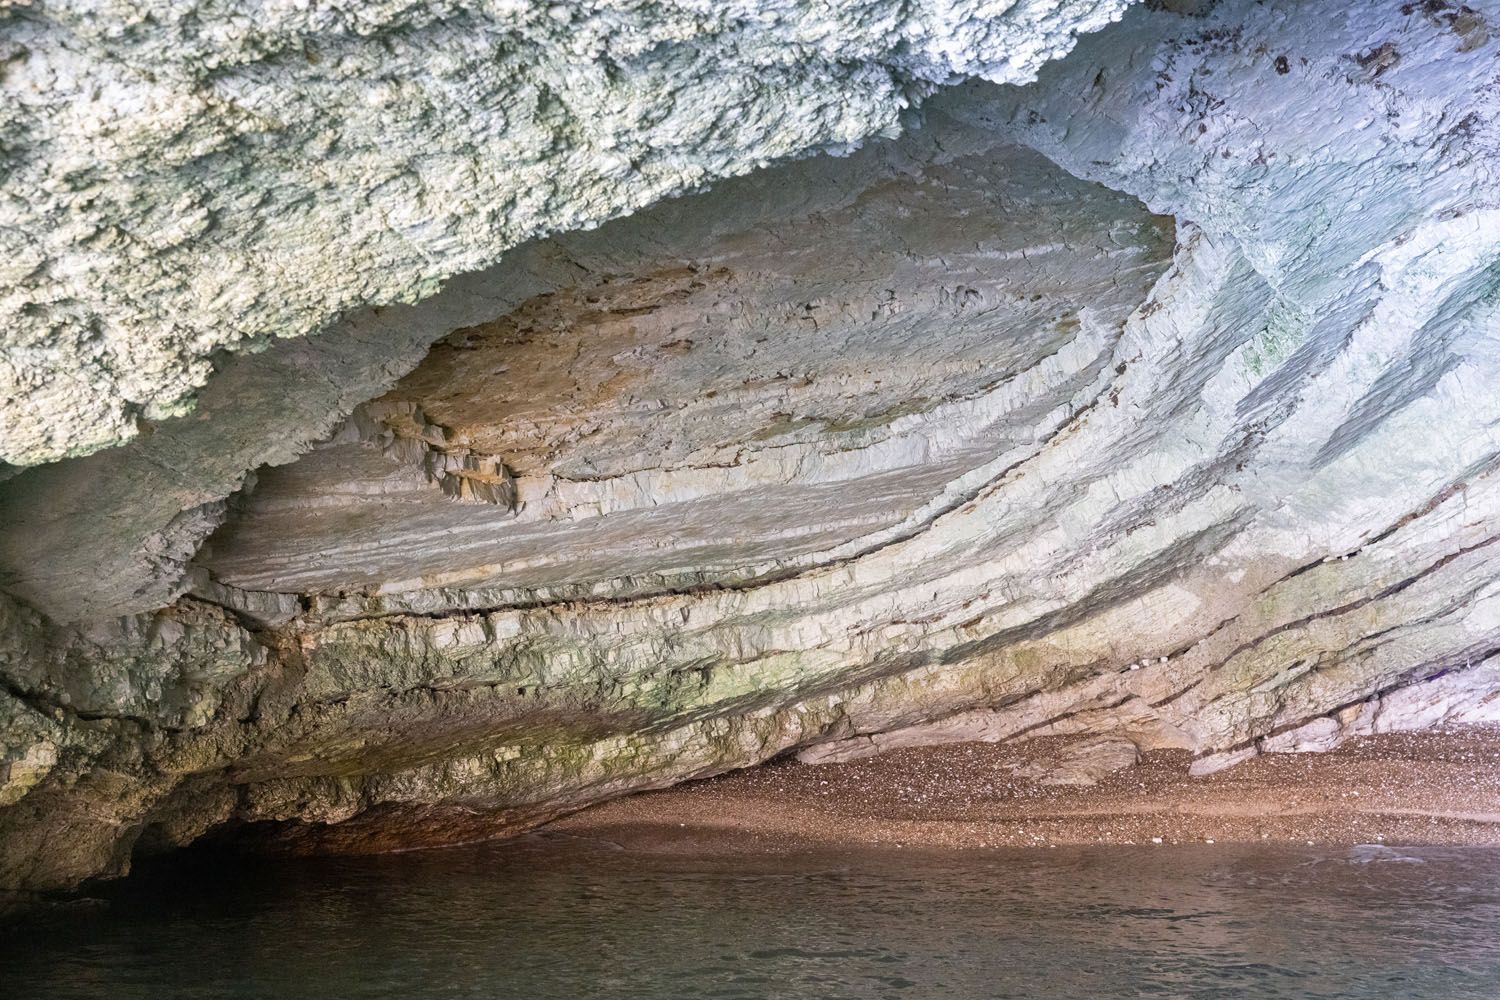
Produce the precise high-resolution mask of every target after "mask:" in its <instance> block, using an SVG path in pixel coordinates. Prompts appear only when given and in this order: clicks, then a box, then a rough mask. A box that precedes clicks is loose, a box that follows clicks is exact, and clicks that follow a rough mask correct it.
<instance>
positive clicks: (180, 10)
mask: <svg viewBox="0 0 1500 1000" xmlns="http://www.w3.org/2000/svg"><path fill="white" fill-rule="evenodd" d="M1127 2H1128V0H1023V2H1019V3H1017V2H999V3H997V2H993V0H990V2H985V0H934V2H928V3H919V4H906V3H892V2H890V0H863V2H857V3H838V4H808V3H805V2H799V0H769V2H768V0H733V2H727V3H726V2H717V0H716V2H713V3H704V2H701V0H666V2H658V0H650V2H647V0H593V2H581V3H559V4H543V3H525V2H516V0H491V2H482V3H463V2H453V0H436V2H427V0H423V2H413V0H380V2H373V3H363V2H361V3H318V4H310V3H300V4H275V3H273V4H265V3H260V2H258V0H230V2H227V3H207V2H205V0H169V2H165V3H153V4H152V5H150V7H149V8H146V7H142V6H141V5H139V4H135V3H119V2H104V3H99V2H94V0H39V2H36V3H34V4H33V3H30V2H26V3H21V4H7V5H6V8H5V10H4V11H0V18H3V19H4V20H0V67H3V72H0V108H3V111H0V176H3V177H4V178H5V185H4V189H3V194H0V259H3V261H4V263H3V265H0V268H3V270H0V286H3V292H0V325H3V326H4V327H5V328H6V330H7V352H6V354H5V355H4V357H3V361H0V427H3V428H4V429H5V430H4V434H3V435H0V461H5V462H10V463H12V464H19V465H32V464H36V463H38V462H43V461H47V460H50V459H55V458H58V457H61V456H64V455H77V454H83V453H86V452H89V451H93V450H96V449H98V448H100V447H104V446H107V445H111V444H115V443H118V442H120V441H123V440H125V439H127V438H128V437H130V436H131V435H132V434H133V433H135V431H136V421H137V419H138V418H143V419H145V420H148V421H157V420H160V419H162V418H164V417H169V416H174V415H178V414H181V413H183V412H185V411H186V410H187V409H188V408H189V407H190V405H191V401H192V395H193V392H194V390H196V389H198V388H199V387H201V386H202V385H203V384H204V382H205V381H206V380H207V379H208V376H209V374H210V371H211V358H212V356H213V355H214V352H216V351H219V350H222V349H225V348H229V349H243V348H245V347H247V346H253V345H259V344H263V343H264V342H265V341H266V339H267V338H270V337H287V336H298V335H302V334H305V333H309V332H312V331H315V330H317V329H319V328H321V327H322V326H324V325H326V324H328V323H329V322H330V321H331V320H332V319H334V318H335V317H337V316H338V315H340V314H341V313H342V312H344V311H346V310H349V309H353V308H356V307H362V306H367V305H374V304H384V303H389V302H409V301H414V300H416V299H419V298H422V297H423V296H426V295H430V294H431V293H432V292H433V291H435V290H436V289H437V287H438V285H439V283H440V282H441V281H442V280H443V279H445V278H447V277H449V276H450V275H453V274H457V273H460V272H463V271H471V270H475V269H478V268H481V267H485V266H488V265H490V264H492V263H494V262H495V261H496V260H497V259H498V258H499V256H500V254H501V253H502V252H504V251H505V250H508V249H510V248H511V247H513V246H516V245H517V244H519V243H522V242H523V241H525V240H527V239H528V238H530V237H533V236H536V235H539V234H543V233H548V232H559V231H567V230H572V229H579V228H585V227H588V226H592V225H597V224H598V223H600V222H602V221H604V220H605V219H608V218H610V217H612V216H615V215H619V214H622V213H625V212H629V211H632V210H634V209H638V208H642V207H644V206H646V205H649V204H651V203H652V202H654V201H657V200H658V199H660V198H662V197H664V196H667V195H670V194H674V193H676V192H679V191H682V190H685V189H689V188H692V187H695V186H697V185H700V184H702V183H704V182H706V181H711V180H714V179H717V178H721V177H727V176H733V175H735V174H740V173H744V172H745V171H746V170H749V169H752V168H754V167H756V166H760V165H762V164H765V163H767V162H768V161H771V160H774V159H777V158H780V157H785V156H790V155H796V154H800V153H804V152H807V151H811V150H817V149H838V148H846V147H849V146H851V145H852V144H855V143H858V142H859V141H860V140H862V139H864V138H865V137H867V136H869V135H872V134H876V133H880V132H885V131H890V130H892V129H893V128H894V127H895V126H896V122H897V116H898V114H899V112H900V111H901V109H902V108H904V107H906V106H907V104H908V103H909V102H910V101H911V100H913V99H914V98H918V97H920V96H921V95H922V94H923V93H925V92H926V91H928V90H930V89H931V88H932V87H933V86H934V85H936V84H941V83H947V82H950V81H953V80H955V79H959V78H962V77H969V76H977V77H980V78H983V79H988V80H992V81H995V82H1010V81H1017V80H1025V79H1029V78H1030V76H1031V75H1032V74H1033V73H1034V72H1035V71H1036V69H1037V67H1039V66H1040V65H1041V64H1042V63H1043V62H1045V61H1046V60H1047V59H1049V58H1054V57H1056V56H1058V55H1060V54H1062V53H1063V52H1065V51H1066V50H1067V48H1068V47H1069V45H1070V43H1071V41H1072V39H1073V36H1074V33H1075V32H1079V31H1089V30H1093V29H1096V28H1099V27H1101V26H1102V25H1104V24H1106V23H1108V22H1109V20H1110V19H1111V18H1113V17H1115V16H1117V15H1118V14H1119V12H1120V10H1121V9H1122V8H1123V7H1124V6H1125V5H1126V3H1127Z"/></svg>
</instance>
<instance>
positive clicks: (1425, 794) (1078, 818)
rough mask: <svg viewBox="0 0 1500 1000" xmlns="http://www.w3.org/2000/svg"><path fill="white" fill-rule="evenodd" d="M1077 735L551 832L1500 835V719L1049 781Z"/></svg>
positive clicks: (1305, 838)
mask: <svg viewBox="0 0 1500 1000" xmlns="http://www.w3.org/2000/svg"><path fill="white" fill-rule="evenodd" d="M1069 743H1070V741H1069V740H1067V739H1058V738H1046V739H1036V740H1032V741H1029V742H1025V743H1019V744H989V743H961V744H951V745H947V746H936V747H921V748H913V749H907V750H899V751H894V752H892V753H888V754H884V755H881V756H878V757H870V758H866V759H863V760H856V761H849V762H844V763H832V764H820V765H805V764H799V763H797V762H796V761H794V760H790V759H788V760H783V761H776V762H773V763H771V764H768V765H766V766H764V767H760V768H755V769H751V770H746V771H740V772H735V773H733V774H729V775H724V776H721V777H718V778H713V779H708V780H705V781H700V782H695V783H691V784H686V785H681V786H678V787H676V788H671V789H667V790H665V791H660V792H650V793H645V794H641V795H636V796H632V797H629V798H624V799H619V800H616V801H613V802H609V803H605V804H604V805H601V806H598V807H595V808H593V809H589V810H586V811H583V812H580V813H576V814H574V815H572V816H569V817H565V818H564V819H561V820H559V821H557V822H554V823H552V824H550V825H549V826H548V827H546V828H545V829H546V832H550V833H552V834H561V835H570V836H580V837H588V838H596V839H600V840H605V841H609V842H611V843H614V844H617V845H619V846H621V847H624V848H627V849H631V850H642V851H653V852H654V851H663V852H694V851H719V850H734V851H747V852H757V851H763V852H778V851H784V850H794V849H799V848H806V847H828V846H837V845H851V846H852V845H888V846H892V847H924V848H952V849H963V850H972V849H984V848H990V847H1024V846H1036V847H1046V846H1050V845H1065V844H1122V845H1126V844H1130V845H1140V844H1153V843H1163V844H1177V843H1206V842H1207V843H1249V842H1280V843H1314V844H1360V843H1377V844H1379V843H1383V844H1405V845H1417V844H1429V845H1440V844H1441V845H1489V846H1495V845H1500V729H1490V728H1484V729H1480V728H1464V729H1453V730H1448V731H1441V732H1428V733H1420V734H1387V735H1380V736H1368V737H1361V738H1357V739H1354V740H1351V741H1349V742H1348V743H1346V744H1344V745H1343V746H1342V747H1340V748H1338V749H1336V750H1333V751H1330V752H1327V753H1320V754H1319V753H1302V754H1267V755H1262V756H1260V757H1257V758H1254V759H1252V760H1249V761H1247V762H1245V763H1242V764H1240V765H1238V766H1237V767H1234V768H1231V769H1229V770H1225V771H1221V772H1219V773H1216V774H1212V775H1207V776H1204V777H1192V776H1190V775H1189V774H1188V765H1189V762H1190V757H1189V755H1188V754H1187V753H1185V752H1182V751H1155V752H1150V753H1146V754H1142V755H1141V758H1140V761H1139V763H1137V764H1136V765H1135V766H1130V767H1125V768H1123V769H1121V770H1117V771H1114V772H1113V773H1110V774H1107V775H1105V776H1104V777H1102V778H1101V779H1100V780H1098V782H1097V783H1096V784H1093V785H1089V786H1078V785H1055V784H1047V783H1045V782H1046V781H1047V775H1048V774H1049V773H1051V772H1049V765H1050V763H1051V762H1052V761H1055V760H1056V759H1057V758H1059V757H1060V756H1063V757H1065V756H1066V755H1067V753H1068V752H1069Z"/></svg>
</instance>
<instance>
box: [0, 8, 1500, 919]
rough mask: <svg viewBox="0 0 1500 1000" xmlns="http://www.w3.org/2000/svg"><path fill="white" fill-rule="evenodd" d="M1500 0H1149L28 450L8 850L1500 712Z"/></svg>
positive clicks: (41, 873)
mask: <svg viewBox="0 0 1500 1000" xmlns="http://www.w3.org/2000/svg"><path fill="white" fill-rule="evenodd" d="M1018 9H1019V8H1018ZM997 16H998V15H997ZM1497 18H1500V11H1494V10H1491V9H1489V8H1488V7H1485V8H1482V9H1474V8H1469V7H1462V8H1460V7H1452V6H1447V5H1445V4H1443V3H1440V2H1432V3H1421V4H1411V5H1407V6H1405V7H1402V6H1399V5H1393V4H1390V3H1385V2H1375V0H1365V2H1355V3H1350V4H1345V5H1342V6H1341V7H1340V8H1339V9H1338V10H1337V11H1334V12H1330V11H1329V9H1328V8H1327V7H1326V6H1319V5H1314V4H1310V3H1292V2H1282V3H1276V2H1267V3H1257V2H1252V0H1226V2H1222V3H1218V4H1212V5H1209V4H1162V5H1153V8H1152V9H1147V8H1136V9H1135V10H1133V11H1132V12H1131V13H1129V14H1128V15H1127V16H1126V17H1125V18H1124V20H1123V21H1122V23H1120V24H1118V25H1114V26H1112V27H1110V28H1109V29H1107V30H1105V31H1103V32H1100V33H1099V34H1097V35H1094V36H1090V37H1088V38H1085V39H1084V40H1083V41H1082V42H1081V43H1080V45H1079V46H1078V48H1077V49H1076V50H1075V51H1074V52H1072V53H1071V54H1070V55H1068V56H1067V57H1066V58H1064V59H1061V60H1059V61H1058V62H1056V63H1054V64H1052V65H1051V66H1049V67H1047V68H1045V69H1043V70H1042V72H1041V75H1040V77H1039V79H1038V80H1037V81H1036V82H1035V83H1034V84H1030V85H1027V86H997V85H994V84H987V83H970V84H966V85H964V86H961V87H955V88H948V89H945V90H943V91H941V92H939V93H936V94H934V95H933V96H931V97H929V98H928V99H927V100H926V101H925V102H924V103H923V106H922V110H921V114H920V116H918V115H916V114H912V115H909V116H908V117H907V119H906V124H907V125H908V126H909V127H910V131H909V133H908V134H907V135H905V136H904V137H902V138H899V139H881V140H877V141H873V142H871V143H869V144H868V145H867V146H866V147H865V148H863V149H862V150H860V151H859V152H857V153H855V154H854V155H852V156H848V157H845V158H833V157H819V158H813V159H807V160H802V161H800V162H797V163H793V164H790V165H783V166H780V167H776V168H772V169H769V170H765V171H760V172H757V173H755V174H752V175H749V176H746V177H743V178H739V179H737V180H733V181H729V182H726V183H723V184H720V185H718V186H716V187H715V188H714V189H713V190H711V191H709V192H707V193H703V194H698V195H694V196H691V197H688V198H683V199H680V200H678V201H674V202H666V203H663V204H660V205H657V206H655V207H653V208H650V209H647V210H645V211H643V212H639V213H637V214H635V215H632V216H630V217H628V218H624V219H620V220H617V221H615V222H611V223H609V224H606V225H603V226H601V227H599V228H597V229H595V230H593V231H591V232H588V233H581V234H569V235H564V236H558V237H555V238H550V239H547V240H539V241H533V242H532V243H529V244H527V245H526V246H525V247H524V248H522V249H521V250H520V251H519V252H518V254H517V255H516V256H515V257H514V258H513V259H512V260H513V263H514V266H513V267H510V266H506V265H502V266H501V267H500V268H497V269H492V270H489V271H483V272H477V273H474V274H470V275H467V276H465V277H464V278H463V279H462V280H461V281H458V282H455V283H454V284H453V285H452V286H451V287H450V288H448V289H445V290H444V292H442V293H441V294H439V295H437V296H435V297H434V298H432V299H430V300H429V301H427V302H425V303H422V304H419V305H416V306H411V307H402V308H400V309H388V310H384V311H383V312H380V313H374V312H372V313H369V314H365V315H361V316H357V317H353V318H350V319H349V320H347V321H346V322H345V323H344V324H343V325H341V326H340V327H338V328H337V329H335V330H333V331H331V332H330V333H327V334H324V335H322V336H319V337H317V338H313V339H309V340H306V341H288V342H284V343H282V344H278V345H274V346H273V347H272V348H270V349H269V350H268V351H267V352H266V353H265V354H262V355H255V356H240V357H236V358H234V359H231V360H229V361H227V362H226V363H225V365H224V368H223V370H222V371H221V372H220V373H219V374H218V375H216V376H215V378H214V379H213V380H212V381H210V383H209V385H208V387H207V389H206V390H205V393H204V397H203V402H202V404H201V406H200V410H199V411H198V412H197V413H196V414H194V415H193V416H191V417H186V418H181V419H178V420H172V421H166V422H163V423H161V424H160V425H159V426H158V427H156V428H154V431H153V433H152V434H150V435H149V436H148V435H142V436H141V437H139V438H137V439H136V440H134V441H132V442H131V443H130V444H128V445H126V446H125V447H123V448H120V449H116V450H113V451H107V452H103V453H100V454H97V455H93V456H90V457H87V458H83V459H74V460H70V461H67V462H63V463H59V464H55V465H51V466H42V467H39V468H35V469H30V470H27V471H25V472H21V473H19V474H16V475H13V476H11V477H10V478H9V479H7V480H5V481H4V482H0V513H3V514H4V516H5V524H6V530H5V531H4V532H3V534H0V582H3V584H4V586H5V588H6V589H7V590H8V591H9V592H10V594H11V595H13V597H14V598H15V600H14V601H9V600H0V614H3V616H4V620H3V621H0V682H3V686H0V759H3V760H4V761H5V762H6V763H5V764H4V765H0V766H3V770H0V886H4V887H8V888H12V889H20V890H25V891H40V890H45V889H51V888H56V887H60V886H66V885H71V884H74V883H76V882H77V881H78V880H80V879H82V878H84V877H87V876H90V875H96V874H101V873H104V874H109V873H116V872H119V871H121V870H123V868H124V867H125V865H127V864H128V861H129V857H130V854H131V852H132V851H133V850H155V849H161V848H165V847H169V846H172V845H175V844H180V843H184V842H187V841H189V840H192V839H194V838H195V837H198V836H200V835H202V834H204V833H205V832H207V831H210V830H212V829H215V828H222V829H228V828H236V829H239V830H240V832H241V834H242V835H254V836H258V837H260V838H262V839H264V840H265V841H266V842H267V843H270V844H274V845H276V846H279V847H282V848H287V849H298V850H302V849H307V850H316V849H329V848H335V849H357V850H369V849H379V848H384V847H393V846H411V845H416V844H430V843H439V842H454V841H458V840H464V839H472V838H476V837H482V836H493V835H496V834H498V833H502V832H505V831H508V830H516V829H521V828H524V827H526V826H528V825H532V824H535V823H537V822H540V821H542V820H545V819H547V818H549V817H552V816H556V815H558V814H560V813H562V812H566V811H568V810H571V809H574V808H577V807H579V806H582V805H586V804H588V803H591V802H597V801H600V800H602V799H605V798H608V797H611V796H615V795H618V794H621V793H623V792H627V791H631V790H636V789H641V788H651V787H661V786H664V785H668V784H671V783H674V782H677V781H680V780H683V779H686V778H690V777H697V776H703V775H707V774H712V773H717V772H720V771H723V770H726V769H730V768H735V767H741V766H745V765H749V764H754V763H758V762H761V761H764V760H766V759H768V758H770V757H772V756H774V755H777V754H779V753H782V752H785V751H795V752H797V753H799V755H801V756H802V757H803V759H805V760H845V759H851V758H855V757H858V756H861V755H865V754H869V753H874V752H878V751H880V750H882V749H889V748H894V747H901V746H910V745H920V744H929V743H937V742H945V741H956V740H974V739H982V740H990V741H1001V740H1011V739H1020V738H1025V737H1029V736H1040V735H1069V734H1086V735H1090V736H1098V737H1100V739H1101V742H1100V743H1098V744H1097V746H1102V747H1106V748H1114V750H1115V751H1123V750H1124V748H1125V744H1126V743H1128V744H1129V746H1130V747H1133V748H1138V749H1139V750H1141V751H1147V752H1150V751H1155V750H1167V749H1176V750H1187V751H1191V753H1192V754H1193V755H1195V761H1194V765H1193V766H1194V769H1195V771H1196V772H1198V773H1208V772H1212V771H1214V770H1218V769H1222V768H1223V767H1226V766H1229V765H1232V764H1234V763H1237V762H1240V761H1243V760H1246V759H1248V758H1249V757H1252V756H1255V755H1257V754H1259V753H1265V752H1290V751H1302V750H1322V749H1329V748H1332V747H1334V746H1337V745H1338V744H1339V743H1340V742H1342V741H1343V740H1345V739H1347V738H1348V737H1350V736H1352V735H1363V734H1379V733H1388V732H1394V731H1403V730H1414V729H1427V728H1432V727H1434V726H1438V725H1442V724H1449V723H1467V722H1484V721H1494V720H1496V719H1500V582H1497V569H1500V545H1497V544H1496V543H1497V542H1500V534H1497V528H1496V525H1497V524H1500V396H1497V395H1496V394H1495V393H1494V392H1493V391H1492V389H1493V386H1494V385H1496V384H1497V382H1500V350H1497V346H1496V345H1497V344H1500V337H1497V336H1496V334H1497V333H1500V204H1497V200H1500V194H1497V191H1500V189H1497V188H1496V187H1495V185H1494V183H1493V175H1494V173H1495V169H1496V164H1497V163H1500V122H1497V115H1500V69H1497V67H1500V60H1497V59H1496V54H1497V46H1500V41H1496V40H1493V39H1491V37H1490V34H1489V32H1490V28H1489V25H1490V23H1491V22H1492V21H1494V20H1496V19H1497ZM1060 23H1067V24H1072V23H1073V22H1072V21H1068V19H1067V18H1066V17H1065V18H1063V22H1060ZM898 48H899V47H898ZM695 51H696V50H695ZM900 51H902V52H905V51H906V50H905V49H901V50H900ZM976 51H978V50H976ZM903 58H904V56H903ZM972 68H973V67H970V69H972ZM789 118H790V119H791V122H790V123H789V124H788V126H787V127H788V129H790V130H791V131H793V132H795V131H796V129H797V128H799V127H800V126H797V125H796V124H795V120H796V116H795V115H793V116H789ZM870 127H871V128H873V127H874V125H873V124H871V125H870ZM800 141H801V140H799V142H800ZM804 145H805V144H804ZM798 148H801V147H800V146H799V147H798ZM788 149H790V147H788ZM326 155H327V156H328V157H330V158H332V159H334V160H336V161H338V157H337V155H336V154H335V152H334V151H333V150H332V149H330V150H329V151H328V152H327V154H326ZM339 162H343V161H339ZM726 169H728V168H726ZM567 183H574V182H573V181H572V180H568V181H567ZM622 183H623V182H622ZM558 190H559V191H561V192H563V193H565V189H564V188H562V187H560V188H559V189H558ZM579 190H580V191H581V192H585V193H581V194H580V195H579V197H580V198H587V197H589V195H588V194H587V193H586V192H587V191H589V190H591V189H589V188H587V187H586V186H583V187H580V189H579ZM642 190H645V189H642ZM559 196H561V195H559ZM643 197H644V196H643ZM319 204H321V202H320V203H319ZM622 204H623V203H622ZM496 210H497V211H498V210H499V209H498V203H497V205H496ZM610 210H611V211H614V210H615V209H613V208H611V209H610ZM268 211H269V210H268ZM549 211H550V209H549ZM273 214H274V212H273ZM276 218H277V219H278V220H280V221H278V222H277V224H281V222H284V221H285V220H282V219H280V216H277V217H276ZM591 218H592V217H591ZM554 221H556V223H557V225H558V226H559V227H562V226H570V225H574V224H576V223H578V222H580V221H582V217H580V216H572V215H566V214H563V215H562V216H560V218H559V220H554ZM549 224H550V223H549ZM388 273H395V272H394V270H393V271H390V272H386V271H378V272H377V274H378V275H384V274H388ZM320 280H321V279H320ZM371 281H372V282H374V284H372V285H371V286H370V291H369V295H370V298H372V299H374V298H380V297H383V296H384V295H385V294H386V292H385V291H383V290H381V289H382V288H383V287H384V286H380V285H379V282H378V280H377V278H374V277H372V278H371ZM328 287H329V288H333V287H335V286H334V285H329V286H328ZM340 287H342V286H340ZM333 294H334V293H333V292H329V295H330V296H332V295H333ZM339 294H342V293H339ZM287 301H288V302H295V301H300V300H295V299H294V298H288V299H287ZM340 301H341V302H342V301H343V300H340ZM278 308H280V306H278ZM288 308H290V306H289V307H288ZM298 308H300V306H298ZM309 315H310V314H309ZM320 315H321V314H320ZM439 337H441V338H442V339H441V340H438V342H437V343H436V344H435V345H433V346H432V348H431V350H430V351H428V352H427V353H426V355H425V357H423V356H422V354H423V348H424V346H425V345H426V344H428V343H430V342H431V341H433V340H435V339H437V338H439ZM294 347H295V350H293V348H294ZM298 352H301V353H298ZM419 361H420V363H418V362H419ZM276 365H279V366H280V367H275V366H276ZM268 366H271V367H268ZM408 370H409V371H408ZM402 372H408V373H407V374H405V375H404V377H400V378H399V381H394V384H392V382H393V380H395V379H397V377H398V376H400V375H401V373H402ZM183 384H186V383H183ZM101 398H107V394H103V396H101ZM357 404H358V405H357ZM110 433H113V432H110ZM103 439H104V438H101V440H103ZM70 447H71V445H70ZM252 469H255V470H256V471H255V473H254V475H253V477H250V478H249V479H247V480H245V486H244V488H243V489H240V490H239V491H238V492H235V493H234V495H233V496H231V495H230V494H231V493H232V492H233V491H235V489H236V487H237V486H238V485H239V484H240V481H241V477H242V476H243V475H244V474H245V473H246V472H249V471H250V470H252ZM95 567H97V571H95V569H94V568H95ZM1117 756H1118V757H1123V756H1124V755H1123V753H1114V752H1110V753H1103V754H1101V759H1102V758H1103V757H1110V758H1111V759H1110V760H1109V761H1107V762H1106V763H1109V764H1111V766H1112V765H1113V763H1114V762H1115V761H1114V760H1113V758H1114V757H1117ZM1063 763H1064V764H1066V762H1063ZM246 824H249V825H248V826H246Z"/></svg>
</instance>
